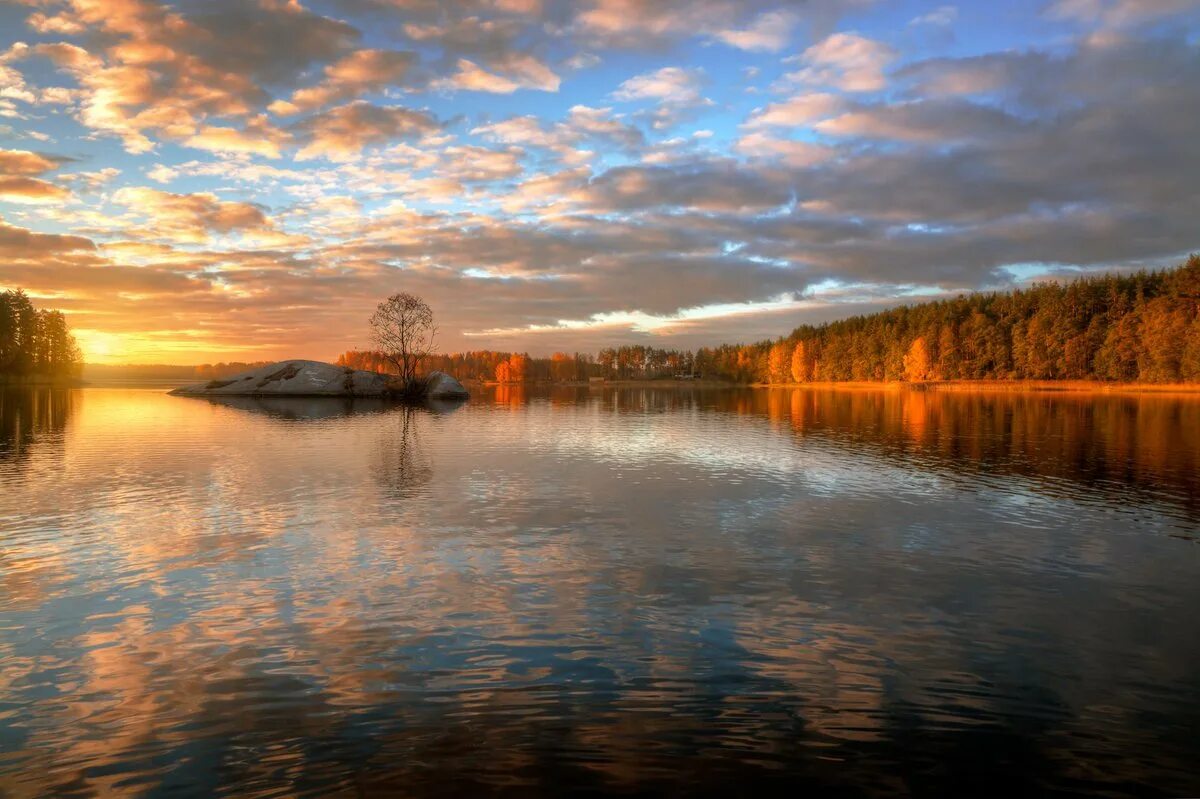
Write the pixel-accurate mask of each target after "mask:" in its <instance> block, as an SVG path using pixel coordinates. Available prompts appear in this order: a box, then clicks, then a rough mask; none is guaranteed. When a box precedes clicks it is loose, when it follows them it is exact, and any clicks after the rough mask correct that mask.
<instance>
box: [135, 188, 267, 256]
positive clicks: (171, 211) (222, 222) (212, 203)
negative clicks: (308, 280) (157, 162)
mask: <svg viewBox="0 0 1200 799" xmlns="http://www.w3.org/2000/svg"><path fill="white" fill-rule="evenodd" d="M113 202H115V203H117V204H119V205H124V206H125V207H127V208H129V209H130V210H131V211H132V212H133V213H134V214H136V215H138V216H141V217H145V218H147V219H148V220H149V221H150V228H148V229H147V230H146V231H145V235H147V236H148V237H150V238H163V239H168V240H171V241H176V242H182V243H197V244H203V243H205V242H206V241H207V240H208V238H209V236H210V235H211V234H214V233H216V234H227V233H237V232H252V233H253V232H258V233H263V232H270V231H273V229H274V225H273V223H272V222H271V221H270V220H269V219H268V218H267V215H266V214H265V213H264V212H263V210H262V209H261V208H259V207H258V206H256V205H251V204H250V203H244V202H231V201H225V200H220V199H218V198H217V197H216V196H215V195H213V194H208V193H197V194H172V193H170V192H165V191H159V190H158V189H150V188H144V187H126V188H123V189H120V190H118V191H117V192H116V193H115V194H114V195H113Z"/></svg>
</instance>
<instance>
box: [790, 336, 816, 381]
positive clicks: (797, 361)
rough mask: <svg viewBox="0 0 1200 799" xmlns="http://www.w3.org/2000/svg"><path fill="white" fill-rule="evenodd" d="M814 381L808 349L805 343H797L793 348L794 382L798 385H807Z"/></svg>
mask: <svg viewBox="0 0 1200 799" xmlns="http://www.w3.org/2000/svg"><path fill="white" fill-rule="evenodd" d="M811 379H812V369H811V364H810V363H809V361H808V348H807V347H806V346H805V344H804V342H803V341H797V342H796V346H795V347H793V348H792V380H793V381H794V382H796V383H807V382H808V381H809V380H811Z"/></svg>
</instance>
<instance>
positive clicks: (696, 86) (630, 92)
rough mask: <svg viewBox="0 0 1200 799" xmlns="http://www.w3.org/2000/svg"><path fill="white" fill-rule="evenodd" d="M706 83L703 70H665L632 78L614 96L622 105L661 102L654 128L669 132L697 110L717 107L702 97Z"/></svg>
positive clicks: (655, 112)
mask: <svg viewBox="0 0 1200 799" xmlns="http://www.w3.org/2000/svg"><path fill="white" fill-rule="evenodd" d="M704 84H705V75H704V70H703V69H699V68H696V69H687V68H683V67H663V68H662V69H659V70H656V71H654V72H648V73H645V74H642V75H635V76H634V77H632V78H629V79H628V80H626V81H625V82H624V83H622V84H621V85H620V86H618V87H617V89H616V91H614V92H613V93H612V97H613V99H614V100H617V101H620V102H638V101H642V100H654V101H657V104H658V105H657V108H655V109H654V110H653V111H652V112H650V114H649V118H650V125H651V127H653V128H654V129H655V130H666V129H667V128H670V127H672V126H674V125H676V124H678V123H679V122H681V121H683V120H684V119H686V118H687V117H688V115H689V114H690V113H691V112H693V111H694V110H695V109H698V108H700V107H703V106H708V105H712V104H713V102H712V101H711V100H709V99H708V98H706V97H704V96H703V95H702V94H701V90H702V89H703V86H704Z"/></svg>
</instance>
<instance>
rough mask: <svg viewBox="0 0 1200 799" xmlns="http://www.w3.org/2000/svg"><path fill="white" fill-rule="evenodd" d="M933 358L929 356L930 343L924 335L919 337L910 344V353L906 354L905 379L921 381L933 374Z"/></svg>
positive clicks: (914, 381) (910, 381) (912, 381)
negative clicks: (926, 341) (927, 342)
mask: <svg viewBox="0 0 1200 799" xmlns="http://www.w3.org/2000/svg"><path fill="white" fill-rule="evenodd" d="M932 363H933V360H932V359H931V358H930V357H929V345H928V344H926V343H925V338H924V337H923V336H921V337H917V338H916V339H914V340H913V343H912V344H911V345H909V348H908V354H907V355H905V356H904V379H905V380H907V381H908V382H909V383H920V382H922V381H924V380H928V379H929V378H930V377H931V376H932V375H931V371H932Z"/></svg>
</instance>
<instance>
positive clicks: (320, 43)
mask: <svg viewBox="0 0 1200 799" xmlns="http://www.w3.org/2000/svg"><path fill="white" fill-rule="evenodd" d="M52 5H53V6H54V7H55V8H61V9H62V11H61V15H60V16H59V17H55V18H56V19H59V18H61V19H63V20H71V21H73V22H74V23H76V24H78V25H80V26H85V27H86V28H87V29H89V30H92V31H95V32H97V33H98V34H102V35H98V36H95V37H93V40H92V42H90V43H89V47H91V48H92V49H91V50H88V49H85V48H83V47H80V46H78V45H74V44H70V43H65V42H62V43H49V44H42V45H37V46H35V47H33V48H31V50H30V53H29V55H34V54H36V55H41V56H45V57H47V58H50V59H51V60H52V61H53V62H54V63H55V64H56V65H57V66H58V67H59V68H60V69H62V70H64V71H65V72H67V73H68V74H70V75H72V76H73V77H74V78H75V79H76V81H77V82H78V84H79V91H80V94H81V97H82V100H81V106H80V110H79V115H78V118H79V121H80V122H81V123H82V124H83V125H85V126H86V127H88V128H90V129H92V130H93V131H96V132H99V133H105V134H110V135H114V136H117V137H119V138H121V139H122V141H123V142H124V144H125V147H126V149H127V150H129V151H130V152H133V153H142V152H148V151H149V150H151V149H153V147H154V143H153V140H152V138H151V137H152V136H157V137H163V138H166V139H173V140H178V139H185V138H189V137H191V136H194V135H197V133H198V130H199V128H200V127H201V126H202V124H203V123H202V120H203V119H205V118H206V117H209V116H211V115H221V116H227V117H249V116H252V115H254V114H256V113H258V112H259V111H261V110H262V109H263V108H265V107H266V105H267V104H268V102H269V100H270V94H269V93H268V91H267V90H266V88H264V87H265V86H266V85H268V84H270V85H276V84H279V85H288V84H290V83H294V82H295V81H296V80H297V79H298V77H299V76H300V74H301V73H302V71H303V70H304V68H306V67H307V66H308V65H310V64H312V63H313V62H318V61H324V60H327V59H330V58H332V57H334V56H336V55H338V54H340V53H342V52H344V51H346V50H348V49H349V48H350V47H351V45H352V44H353V42H354V41H355V40H356V39H357V38H358V35H359V34H358V31H357V30H356V29H355V28H353V27H352V26H350V25H348V24H346V23H344V22H340V21H337V20H333V19H329V18H326V17H322V16H320V15H318V14H314V13H312V12H310V11H308V10H307V9H305V8H303V7H302V6H301V5H300V4H299V3H296V2H287V1H286V0H262V2H258V3H242V2H235V1H234V0H211V1H210V2H206V3H204V4H202V5H198V6H194V7H193V8H194V13H191V14H187V13H184V12H182V11H180V10H177V9H175V8H173V7H170V6H166V5H162V4H159V3H157V2H152V1H151V0H70V2H67V3H52ZM39 21H40V22H44V20H39ZM53 27H62V26H61V25H56V26H53Z"/></svg>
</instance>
